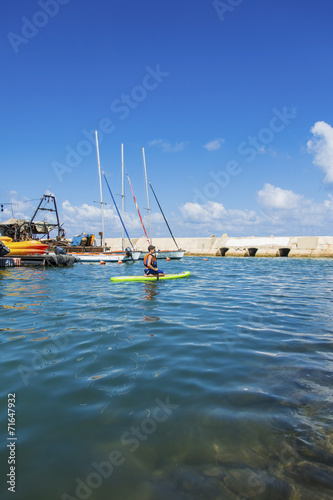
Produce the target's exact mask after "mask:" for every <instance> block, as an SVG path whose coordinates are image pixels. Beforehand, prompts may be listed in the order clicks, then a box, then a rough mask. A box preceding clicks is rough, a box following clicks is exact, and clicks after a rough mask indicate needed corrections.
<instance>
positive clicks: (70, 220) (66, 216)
mask: <svg viewBox="0 0 333 500" xmlns="http://www.w3.org/2000/svg"><path fill="white" fill-rule="evenodd" d="M123 220H124V224H125V227H126V229H127V231H128V233H129V236H130V237H131V238H132V237H133V238H134V237H141V236H142V235H143V234H144V232H143V229H142V226H141V223H140V220H139V216H138V215H137V213H128V212H125V213H124V217H123ZM61 221H63V222H64V227H65V229H66V233H67V236H68V237H71V236H73V235H75V234H80V233H82V232H86V233H94V234H95V237H97V236H98V233H99V231H102V214H101V209H100V205H99V204H98V203H97V204H96V205H88V204H87V203H83V204H82V205H80V206H75V205H71V203H70V202H69V201H68V200H66V201H64V202H63V203H62V214H61ZM162 221H163V217H162V215H161V214H160V213H155V212H152V213H151V222H152V223H153V224H154V223H160V222H162ZM144 224H145V227H146V230H147V231H148V223H147V221H146V218H144ZM104 226H105V234H106V237H107V238H117V237H120V235H121V232H122V224H121V222H120V219H119V216H118V214H117V211H116V209H115V208H113V207H111V205H106V206H105V207H104Z"/></svg>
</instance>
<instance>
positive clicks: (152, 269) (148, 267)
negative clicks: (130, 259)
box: [143, 245, 164, 276]
mask: <svg viewBox="0 0 333 500" xmlns="http://www.w3.org/2000/svg"><path fill="white" fill-rule="evenodd" d="M155 253H156V250H155V247H154V246H153V245H149V247H148V253H147V254H146V255H145V258H144V259H143V265H144V266H145V275H146V276H164V272H163V271H161V270H160V269H158V267H157V259H156V257H155V255H154V254H155Z"/></svg>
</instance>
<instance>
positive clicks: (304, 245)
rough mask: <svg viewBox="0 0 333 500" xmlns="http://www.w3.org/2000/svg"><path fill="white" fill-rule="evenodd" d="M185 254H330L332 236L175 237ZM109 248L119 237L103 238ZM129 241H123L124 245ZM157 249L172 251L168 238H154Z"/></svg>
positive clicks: (143, 243)
mask: <svg viewBox="0 0 333 500" xmlns="http://www.w3.org/2000/svg"><path fill="white" fill-rule="evenodd" d="M176 240H177V243H178V246H179V248H182V249H184V250H186V254H185V255H206V256H220V257H221V256H222V257H317V258H320V257H333V236H270V237H254V236H249V237H238V238H232V237H229V236H227V235H223V236H221V237H217V236H211V237H208V238H176ZM106 243H107V245H108V246H110V248H111V250H119V249H120V248H121V238H106ZM132 243H133V245H134V247H135V249H137V250H141V251H146V250H147V247H148V243H147V240H146V239H145V238H143V237H142V238H139V239H138V238H133V239H132ZM127 244H128V246H129V243H128V241H127V242H126V245H127ZM153 244H154V245H155V246H156V249H158V250H176V246H175V243H174V241H173V240H172V238H154V239H153Z"/></svg>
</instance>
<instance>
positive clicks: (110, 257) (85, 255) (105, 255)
mask: <svg viewBox="0 0 333 500" xmlns="http://www.w3.org/2000/svg"><path fill="white" fill-rule="evenodd" d="M140 254H141V252H131V253H130V255H128V254H126V253H125V252H102V253H95V252H94V253H89V252H82V253H81V252H80V253H79V252H78V253H75V252H73V253H71V254H68V255H72V256H73V257H75V260H76V261H77V262H119V261H121V262H133V261H136V260H138V259H139V258H140Z"/></svg>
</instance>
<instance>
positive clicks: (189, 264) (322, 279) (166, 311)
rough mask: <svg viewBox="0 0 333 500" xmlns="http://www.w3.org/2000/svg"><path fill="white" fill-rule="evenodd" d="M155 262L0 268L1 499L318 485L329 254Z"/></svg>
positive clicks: (325, 454) (331, 445) (182, 495)
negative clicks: (125, 279) (132, 279)
mask: <svg viewBox="0 0 333 500" xmlns="http://www.w3.org/2000/svg"><path fill="white" fill-rule="evenodd" d="M159 267H160V268H162V269H163V270H164V271H165V272H167V273H174V272H182V271H184V270H189V271H191V276H190V277H189V278H185V279H181V280H173V281H160V282H154V283H144V282H142V283H138V282H136V283H111V282H110V277H111V276H116V275H128V274H141V273H142V263H140V262H136V263H134V264H122V265H118V264H112V263H110V264H106V265H104V266H103V265H99V264H88V263H84V264H83V263H81V264H79V263H77V264H75V265H74V266H73V267H72V268H7V269H2V270H0V294H1V307H0V309H1V315H0V343H1V346H0V360H1V379H0V388H1V392H0V396H1V411H0V433H1V437H2V439H1V450H0V465H1V466H0V474H1V477H0V487H1V491H0V497H1V499H6V498H17V499H20V500H21V499H22V500H46V499H47V500H56V499H59V500H60V499H62V500H68V499H71V500H72V499H84V500H85V499H94V500H95V499H96V500H110V499H126V500H132V499H133V500H134V499H135V500H164V499H165V500H169V499H173V500H210V499H212V500H213V499H214V500H215V499H221V500H222V499H223V500H229V499H230V500H232V499H234V500H248V499H251V500H252V499H253V500H258V499H259V500H260V499H269V500H274V499H283V500H287V499H301V500H306V499H309V500H313V499H320V500H325V499H332V498H333V414H332V409H333V388H332V375H333V374H332V371H333V350H332V347H333V343H332V341H333V332H332V314H333V297H332V292H333V261H331V260H325V259H320V260H319V259H318V260H310V259H290V258H270V259H260V258H208V259H205V258H202V257H192V258H190V257H187V258H186V257H185V258H183V259H182V260H181V261H170V262H167V261H160V266H159ZM9 394H12V395H14V396H15V406H11V410H13V409H14V410H15V414H13V412H12V411H10V412H9V414H10V419H11V428H13V427H14V435H13V434H12V435H9V429H8V418H9V417H8V401H9V400H8V395H9ZM10 399H11V400H12V398H10ZM13 415H14V416H13ZM13 418H14V422H13ZM14 438H15V439H14ZM10 445H11V446H12V448H11V447H10ZM11 459H14V460H15V465H13V464H9V462H10V460H11ZM10 466H12V467H15V469H14V470H13V469H10ZM10 474H12V476H10ZM10 478H11V479H12V482H14V484H15V488H14V489H15V495H14V494H13V492H12V491H9V490H8V488H9V487H10V482H8V483H7V481H10Z"/></svg>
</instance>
